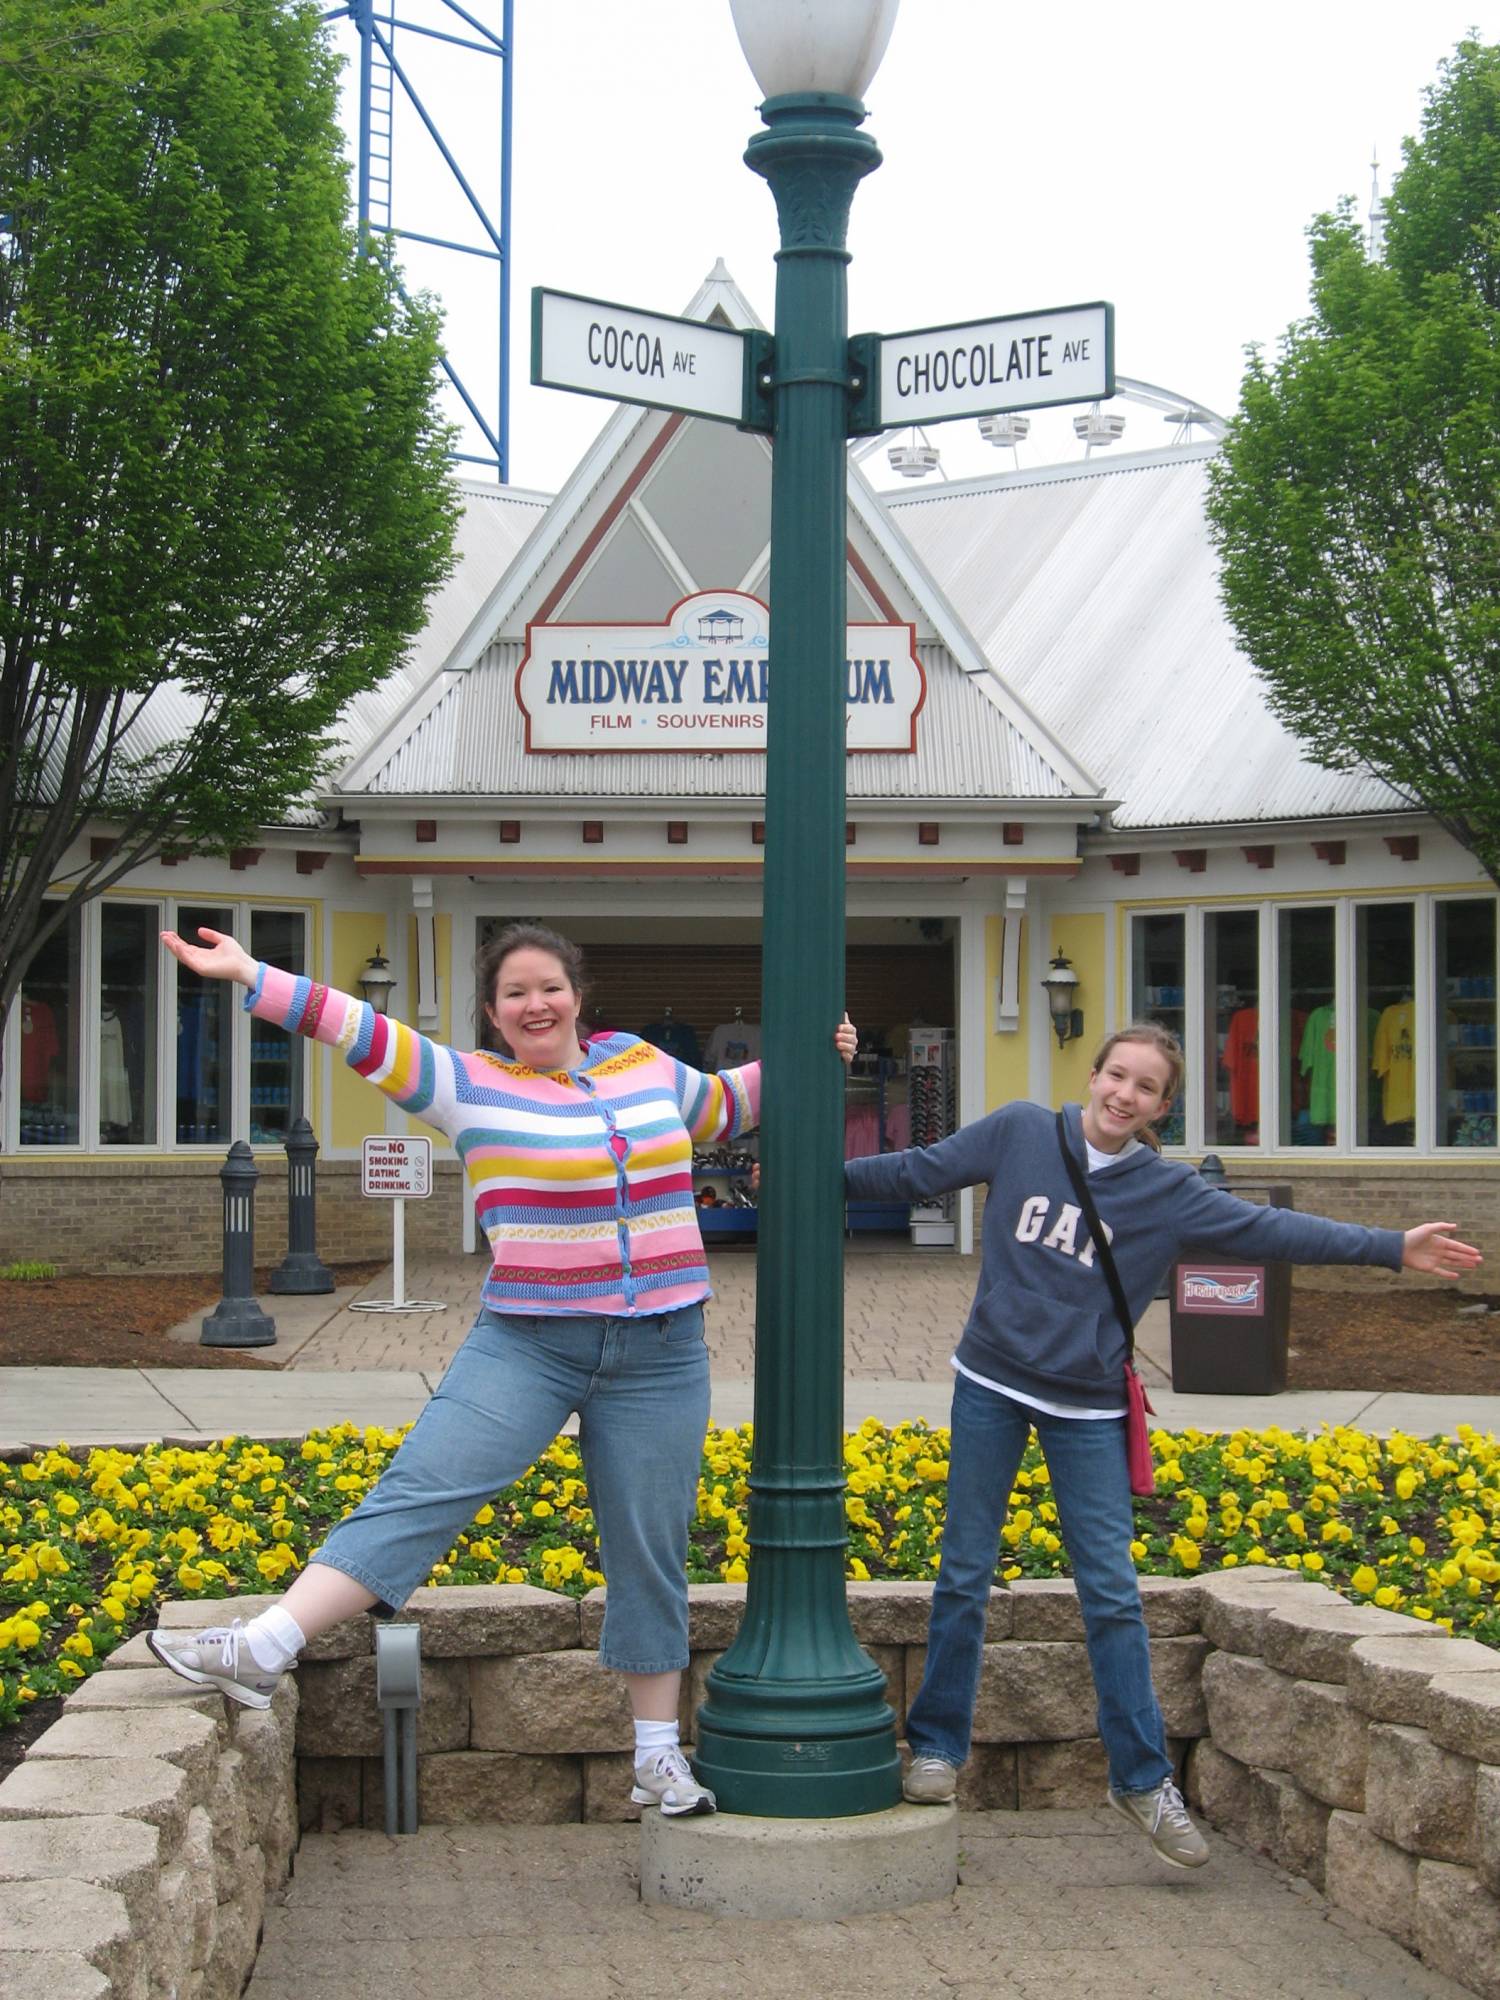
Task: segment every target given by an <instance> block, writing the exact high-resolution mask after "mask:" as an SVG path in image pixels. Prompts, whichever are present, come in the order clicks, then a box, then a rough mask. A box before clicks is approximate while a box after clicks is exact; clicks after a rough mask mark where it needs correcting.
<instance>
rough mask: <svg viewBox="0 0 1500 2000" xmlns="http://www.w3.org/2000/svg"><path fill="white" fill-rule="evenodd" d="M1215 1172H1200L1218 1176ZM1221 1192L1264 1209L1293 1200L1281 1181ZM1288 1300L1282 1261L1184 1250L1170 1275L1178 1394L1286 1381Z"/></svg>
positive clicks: (1269, 1390) (1271, 1386) (1270, 1388)
mask: <svg viewBox="0 0 1500 2000" xmlns="http://www.w3.org/2000/svg"><path fill="white" fill-rule="evenodd" d="M1212 1157H1213V1156H1212V1155H1210V1159H1212ZM1208 1164H1209V1162H1208V1161H1205V1162H1204V1165H1205V1167H1207V1166H1208ZM1213 1165H1214V1167H1218V1161H1217V1160H1214V1161H1213ZM1222 1171H1223V1170H1222V1168H1220V1169H1219V1174H1217V1175H1216V1174H1215V1173H1213V1172H1212V1171H1210V1172H1209V1173H1207V1174H1206V1175H1205V1178H1206V1179H1209V1180H1214V1179H1218V1178H1220V1177H1221V1176H1222ZM1226 1192H1227V1193H1230V1194H1234V1195H1239V1196H1242V1197H1244V1198H1246V1199H1248V1200H1256V1199H1259V1200H1261V1201H1263V1202H1264V1203H1265V1205H1266V1206H1267V1207H1270V1208H1291V1207H1292V1206H1293V1202H1292V1190H1291V1188H1290V1187H1289V1186H1287V1185H1284V1184H1279V1183H1278V1184H1275V1185H1272V1184H1270V1183H1267V1182H1264V1181H1262V1182H1252V1181H1242V1182H1239V1183H1237V1184H1236V1185H1235V1186H1234V1187H1232V1188H1228V1189H1226ZM1291 1303H1292V1268H1291V1266H1290V1264H1283V1263H1253V1262H1251V1261H1249V1260H1248V1259H1243V1258H1232V1257H1225V1256H1224V1255H1222V1253H1221V1252H1219V1251H1217V1250H1205V1251H1203V1252H1201V1253H1200V1252H1198V1251H1196V1250H1192V1249H1185V1250H1184V1251H1183V1253H1182V1255H1181V1256H1180V1257H1179V1258H1178V1260H1177V1262H1176V1263H1175V1264H1174V1265H1173V1266H1172V1277H1171V1294H1170V1308H1169V1310H1170V1315H1171V1328H1172V1387H1173V1389H1174V1390H1176V1391H1177V1392H1178V1393H1179V1394H1180V1395H1185V1396H1276V1395H1279V1394H1280V1393H1281V1391H1282V1390H1283V1389H1285V1387H1286V1347H1287V1332H1288V1328H1289V1325H1290V1321H1291Z"/></svg>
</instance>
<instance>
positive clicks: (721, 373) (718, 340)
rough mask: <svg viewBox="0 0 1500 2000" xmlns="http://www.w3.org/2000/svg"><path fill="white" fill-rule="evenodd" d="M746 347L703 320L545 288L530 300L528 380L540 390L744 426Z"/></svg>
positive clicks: (743, 340)
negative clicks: (576, 393) (574, 392)
mask: <svg viewBox="0 0 1500 2000" xmlns="http://www.w3.org/2000/svg"><path fill="white" fill-rule="evenodd" d="M746 347H747V342H746V338H745V335H744V334H742V333H736V332H735V331H734V330H733V329H732V328H730V327H723V326H708V325H705V323H704V322H703V321H702V320H696V319H672V318H669V317H668V316H667V315H666V314H665V313H649V312H636V311H635V310H634V309H633V308H632V307H630V306H616V305H610V304H609V303H608V302H607V301H606V300H604V299H585V298H579V297H578V296H577V295H576V294H574V293H572V292H549V291H546V290H545V289H543V287H542V286H540V285H538V286H537V287H536V289H535V290H534V291H533V292H532V294H531V379H532V381H533V383H535V384H536V385H537V387H539V388H544V389H576V390H579V391H580V392H581V393H582V394H583V395H585V396H608V397H609V399H610V400H611V402H615V403H645V404H646V405H648V407H650V408H651V409H656V410H683V411H686V412H687V413H688V414H689V415H690V416H695V417H716V418H718V419H719V420H720V422H722V423H729V424H738V423H744V422H747V421H748V420H749V418H748V413H747V392H746V380H745V370H746Z"/></svg>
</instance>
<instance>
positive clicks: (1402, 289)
mask: <svg viewBox="0 0 1500 2000" xmlns="http://www.w3.org/2000/svg"><path fill="white" fill-rule="evenodd" d="M1497 210H1500V49H1494V48H1485V47H1482V46H1481V45H1480V44H1478V43H1477V42H1464V43H1462V44H1460V46H1459V48H1458V50H1457V51H1456V53H1455V54H1454V56H1453V57H1452V58H1451V60H1450V61H1449V62H1447V63H1446V64H1445V65H1444V66H1443V70H1442V73H1441V78H1440V81H1439V83H1438V84H1436V85H1435V86H1434V87H1433V88H1432V89H1431V90H1430V91H1429V93H1428V103H1427V110H1426V113H1425V116H1424V120H1423V129H1422V136H1421V137H1420V139H1418V140H1415V141H1408V143H1407V147H1406V156H1405V165H1404V167H1403V169H1402V171H1401V173H1400V175H1399V176H1398V177H1397V180H1396V184H1395V187H1394V189H1393V191H1392V196H1391V201H1390V226H1389V235H1388V256H1387V258H1386V260H1385V261H1384V262H1371V261H1370V259H1369V258H1368V257H1367V255H1366V252H1365V247H1364V243H1363V241H1362V237H1361V234H1360V231H1359V230H1358V228H1357V227H1356V225H1355V223H1354V220H1353V217H1352V214H1351V211H1350V209H1349V207H1348V206H1347V205H1346V206H1345V207H1343V208H1341V209H1340V210H1339V212H1338V213H1336V214H1334V215H1324V216H1320V217H1319V218H1318V219H1317V220H1316V221H1315V222H1314V224H1313V225H1312V228H1311V230H1310V232H1309V239H1310V244H1311V254H1312V270H1313V276H1312V300H1311V304H1312V310H1311V313H1310V316H1309V317H1308V319H1306V320H1305V321H1303V322H1301V323H1300V324H1298V325H1296V326H1293V327H1292V328H1290V329H1289V331H1288V332H1287V334H1286V336H1285V337H1284V339H1283V340H1282V342H1281V345H1280V349H1279V352H1278V356H1277V359H1276V361H1275V362H1274V363H1269V362H1268V361H1267V360H1266V359H1265V357H1264V356H1263V355H1261V354H1260V353H1258V352H1255V351H1252V353H1251V355H1250V361H1249V368H1248V372H1247V374H1246V377H1245V381H1244V384H1243V387H1242V389H1241V396H1240V407H1239V412H1238V414H1237V416H1236V418H1235V421H1234V423H1233V425H1232V426H1231V429H1230V433H1229V436H1228V439H1227V440H1226V443H1225V447H1224V451H1223V453H1222V454H1221V457H1220V459H1219V460H1218V462H1217V463H1216V465H1215V467H1214V473H1213V489H1212V497H1211V500H1210V506H1209V518H1210V524H1211V528H1212V532H1213V534H1214V538H1215V541H1216V542H1217V544H1218V547H1219V550H1220V553H1221V556H1222V559H1223V592H1224V602H1225V606H1226V609H1227V611H1228V614H1229V619H1230V622H1231V624H1232V625H1233V627H1234V629H1235V632H1236V634H1237V636H1238V638H1239V640H1240V643H1241V644H1242V645H1243V646H1244V648H1245V650H1246V652H1247V653H1248V654H1249V656H1250V658H1251V659H1252V660H1253V661H1254V662H1255V664H1256V666H1257V668H1258V669H1259V670H1260V673H1261V675H1262V677H1263V679H1264V681H1265V683H1266V686H1267V689H1268V693H1269V699H1270V703H1271V706H1272V708H1273V709H1274V710H1275V712H1276V713H1277V715H1278V716H1280V718H1281V719H1282V721H1283V722H1285V723H1286V724H1287V726H1288V728H1290V729H1291V730H1292V731H1293V732H1294V733H1295V734H1296V735H1297V736H1298V737H1299V738H1300V739H1301V740H1302V742H1303V743H1304V745H1305V746H1306V748H1307V749H1308V750H1309V752H1310V753H1311V754H1312V755H1313V756H1315V757H1317V758H1318V759H1319V760H1320V761H1321V762H1323V763H1324V764H1326V765H1328V766H1330V767H1331V768H1333V769H1335V770H1355V769H1360V768H1364V769H1368V770H1370V771H1373V772H1374V773H1376V774H1377V775H1378V776H1379V777H1381V778H1383V779H1384V780H1385V781H1386V783H1387V784H1389V785H1391V786H1392V787H1394V789H1395V790H1396V791H1398V792H1400V793H1401V794H1402V795H1403V796H1404V797H1406V798H1407V799H1409V800H1410V801H1412V802H1413V803H1414V804H1416V805H1420V806H1421V807H1423V808H1424V809H1425V810H1427V811H1428V812H1430V813H1432V814H1433V816H1434V817H1435V818H1436V819H1437V820H1438V821H1439V822H1440V823H1441V824H1442V825H1443V826H1445V827H1446V828H1447V829H1448V830H1449V832H1451V833H1452V834H1453V835H1454V837H1455V838H1456V839H1457V840H1459V841H1460V842H1461V843H1462V844H1463V845H1464V846H1465V847H1467V848H1468V849H1470V850H1471V852H1472V853H1473V854H1474V855H1475V857H1476V859H1477V860H1478V861H1479V863H1480V864H1481V866H1482V867H1483V868H1484V869H1485V871H1486V872H1487V873H1488V874H1489V875H1490V876H1491V878H1492V879H1494V880H1496V881H1497V882H1500V538H1497V530H1500V516H1497V510H1496V495H1497V492H1500V220H1497Z"/></svg>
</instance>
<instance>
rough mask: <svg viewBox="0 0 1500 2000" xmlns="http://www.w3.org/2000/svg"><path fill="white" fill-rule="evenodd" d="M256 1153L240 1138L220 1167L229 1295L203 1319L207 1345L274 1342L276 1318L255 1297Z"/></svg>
mask: <svg viewBox="0 0 1500 2000" xmlns="http://www.w3.org/2000/svg"><path fill="white" fill-rule="evenodd" d="M259 1179H260V1173H259V1170H258V1169H257V1167H256V1164H255V1156H254V1154H253V1153H252V1152H251V1151H250V1148H249V1147H248V1146H247V1145H246V1144H245V1142H244V1140H243V1139H236V1140H235V1142H234V1144H233V1145H232V1146H231V1147H230V1149H229V1157H228V1159H226V1160H225V1162H224V1164H223V1166H222V1167H220V1169H219V1182H220V1185H221V1186H222V1187H223V1190H224V1296H223V1298H222V1299H220V1301H219V1303H218V1304H217V1305H216V1306H215V1307H214V1309H213V1311H212V1312H211V1313H210V1314H209V1315H208V1317H207V1318H206V1319H205V1320H204V1322H203V1332H202V1334H201V1335H200V1336H199V1344H200V1345H201V1346H203V1347H269V1346H270V1345H271V1343H272V1342H273V1341H274V1340H275V1338H276V1322H275V1320H274V1319H271V1318H270V1317H269V1316H268V1315H267V1314H265V1313H263V1312H262V1311H261V1309H260V1307H259V1305H258V1304H257V1303H256V1298H255V1183H256V1182H257V1181H258V1180H259Z"/></svg>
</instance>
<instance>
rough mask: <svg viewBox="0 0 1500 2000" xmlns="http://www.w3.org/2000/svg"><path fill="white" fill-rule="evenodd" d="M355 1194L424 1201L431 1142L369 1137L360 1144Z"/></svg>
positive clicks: (429, 1179) (381, 1135) (429, 1180)
mask: <svg viewBox="0 0 1500 2000" xmlns="http://www.w3.org/2000/svg"><path fill="white" fill-rule="evenodd" d="M359 1191H360V1193H361V1194H370V1195H385V1196H388V1197H394V1198H396V1199H398V1200H407V1201H425V1200H426V1199H427V1197H428V1195H430V1194H431V1193H432V1141H431V1140H430V1139H421V1138H417V1139H395V1138H392V1137H390V1136H389V1135H388V1134H387V1133H384V1132H379V1133H372V1134H371V1135H370V1137H369V1138H367V1139H362V1140H361V1141H360V1148H359Z"/></svg>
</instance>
